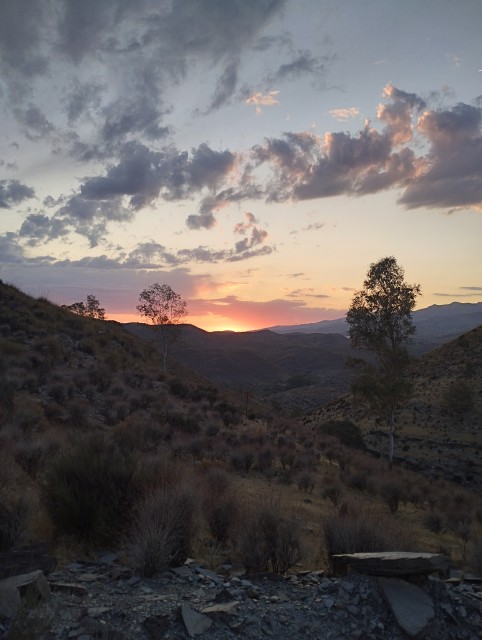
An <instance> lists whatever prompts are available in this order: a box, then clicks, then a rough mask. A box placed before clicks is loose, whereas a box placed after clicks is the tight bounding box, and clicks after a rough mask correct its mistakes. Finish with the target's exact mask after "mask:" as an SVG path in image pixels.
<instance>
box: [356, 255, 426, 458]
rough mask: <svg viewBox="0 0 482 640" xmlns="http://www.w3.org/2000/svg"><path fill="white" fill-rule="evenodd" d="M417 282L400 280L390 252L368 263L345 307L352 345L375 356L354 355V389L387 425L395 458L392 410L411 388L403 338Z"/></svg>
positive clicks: (411, 327) (408, 330)
mask: <svg viewBox="0 0 482 640" xmlns="http://www.w3.org/2000/svg"><path fill="white" fill-rule="evenodd" d="M418 295H420V285H418V284H413V285H409V284H407V283H406V282H405V281H404V272H403V269H402V267H400V266H399V265H398V264H397V261H396V260H395V258H394V257H392V256H390V257H388V258H382V259H381V260H379V261H378V262H375V263H374V264H371V265H370V268H369V270H368V273H367V277H366V279H365V281H364V283H363V289H361V290H360V291H357V292H356V293H355V295H354V297H353V300H352V302H351V305H350V309H349V310H348V313H347V316H346V319H347V322H348V326H349V329H348V334H349V336H350V340H351V343H352V346H353V347H355V348H362V349H366V350H368V351H369V352H371V353H372V354H373V356H374V358H373V362H367V361H364V360H356V361H354V362H355V364H357V365H358V366H359V367H360V368H361V374H360V376H359V377H358V378H357V380H356V381H355V383H354V384H353V392H354V393H355V394H356V395H359V396H361V397H362V398H364V399H365V400H366V401H367V402H368V404H369V405H370V406H371V408H372V409H374V410H375V411H376V412H377V413H378V415H379V417H380V418H381V420H382V421H383V422H384V424H385V426H386V427H387V430H388V457H389V459H390V463H391V462H392V460H393V449H394V434H395V413H396V410H397V408H398V407H399V406H400V404H401V403H402V402H403V401H404V400H406V399H407V398H408V397H409V396H410V393H411V385H410V382H409V381H408V380H407V378H406V375H405V374H406V367H407V365H408V363H409V356H408V352H407V348H406V347H407V344H408V342H409V340H410V337H411V336H412V335H413V334H414V332H415V326H414V325H413V321H412V311H413V309H414V307H415V302H416V298H417V296H418Z"/></svg>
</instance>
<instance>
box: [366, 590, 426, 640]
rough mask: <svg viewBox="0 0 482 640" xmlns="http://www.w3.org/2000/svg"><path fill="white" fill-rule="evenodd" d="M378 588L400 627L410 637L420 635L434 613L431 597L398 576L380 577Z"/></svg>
mask: <svg viewBox="0 0 482 640" xmlns="http://www.w3.org/2000/svg"><path fill="white" fill-rule="evenodd" d="M378 584H379V587H380V590H381V592H382V594H383V596H384V598H385V600H386V602H387V604H388V607H389V608H390V610H391V611H392V613H393V615H394V616H395V619H396V621H397V622H398V624H399V625H400V627H401V628H402V629H403V630H404V631H405V633H407V634H408V635H409V636H410V637H412V638H414V637H415V636H417V635H421V634H422V632H423V631H424V629H425V628H426V627H427V626H428V624H429V623H430V622H431V620H432V619H433V618H434V615H435V607H434V603H433V600H432V598H431V597H430V596H429V594H428V593H426V592H425V591H424V590H423V589H420V587H417V586H415V585H413V584H410V583H409V582H406V581H405V580H400V579H398V578H380V579H379V581H378Z"/></svg>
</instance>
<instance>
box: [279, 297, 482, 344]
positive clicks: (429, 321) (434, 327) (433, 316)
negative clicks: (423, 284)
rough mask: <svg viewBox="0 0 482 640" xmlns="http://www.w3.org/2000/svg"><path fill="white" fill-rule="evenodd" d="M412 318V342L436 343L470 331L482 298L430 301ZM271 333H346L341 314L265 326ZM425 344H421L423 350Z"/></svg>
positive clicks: (481, 320)
mask: <svg viewBox="0 0 482 640" xmlns="http://www.w3.org/2000/svg"><path fill="white" fill-rule="evenodd" d="M413 321H414V324H415V326H416V328H417V331H416V333H415V337H414V343H415V344H421V343H429V344H433V345H434V346H435V345H438V344H441V343H444V342H448V341H449V340H452V339H453V338H456V337H457V336H459V335H461V334H462V333H465V332H466V331H470V330H471V329H474V328H475V327H478V326H479V325H481V324H482V302H475V303H469V302H452V303H450V304H440V305H439V304H433V305H432V306H430V307H427V308H426V309H419V310H418V311H414V313H413ZM269 331H274V332H275V333H283V334H284V333H340V334H341V335H344V336H346V335H348V325H347V323H346V320H345V318H337V319H336V320H321V321H320V322H312V323H309V324H298V325H291V326H290V325H287V326H275V327H269ZM427 346H428V345H427V344H425V345H424V347H425V348H424V349H423V350H424V351H427V350H428V349H427V348H426V347H427Z"/></svg>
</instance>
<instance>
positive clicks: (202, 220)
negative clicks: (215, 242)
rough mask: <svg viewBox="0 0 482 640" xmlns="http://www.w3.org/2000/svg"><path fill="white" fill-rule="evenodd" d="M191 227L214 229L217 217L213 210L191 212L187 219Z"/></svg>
mask: <svg viewBox="0 0 482 640" xmlns="http://www.w3.org/2000/svg"><path fill="white" fill-rule="evenodd" d="M186 224H187V226H188V227H189V229H212V228H213V227H214V225H215V224H216V218H215V217H214V215H213V214H212V213H211V212H208V213H199V214H194V213H193V214H191V215H189V216H188V217H187V219H186Z"/></svg>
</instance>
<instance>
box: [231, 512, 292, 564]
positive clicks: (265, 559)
mask: <svg viewBox="0 0 482 640" xmlns="http://www.w3.org/2000/svg"><path fill="white" fill-rule="evenodd" d="M240 528H241V531H240V532H239V536H238V551H239V555H240V558H241V561H242V562H243V564H244V565H245V566H246V567H247V568H248V569H249V570H250V571H253V572H264V571H271V572H273V573H284V572H285V571H287V570H288V569H289V568H290V567H292V566H293V565H294V564H295V563H296V562H297V561H298V560H299V559H300V531H299V527H298V524H297V522H296V521H295V520H294V519H292V518H286V517H284V516H283V515H281V513H280V506H279V505H277V504H274V503H269V504H266V505H258V506H257V507H255V508H253V509H251V510H250V511H248V512H247V513H246V514H244V515H243V518H242V522H241V523H240Z"/></svg>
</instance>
